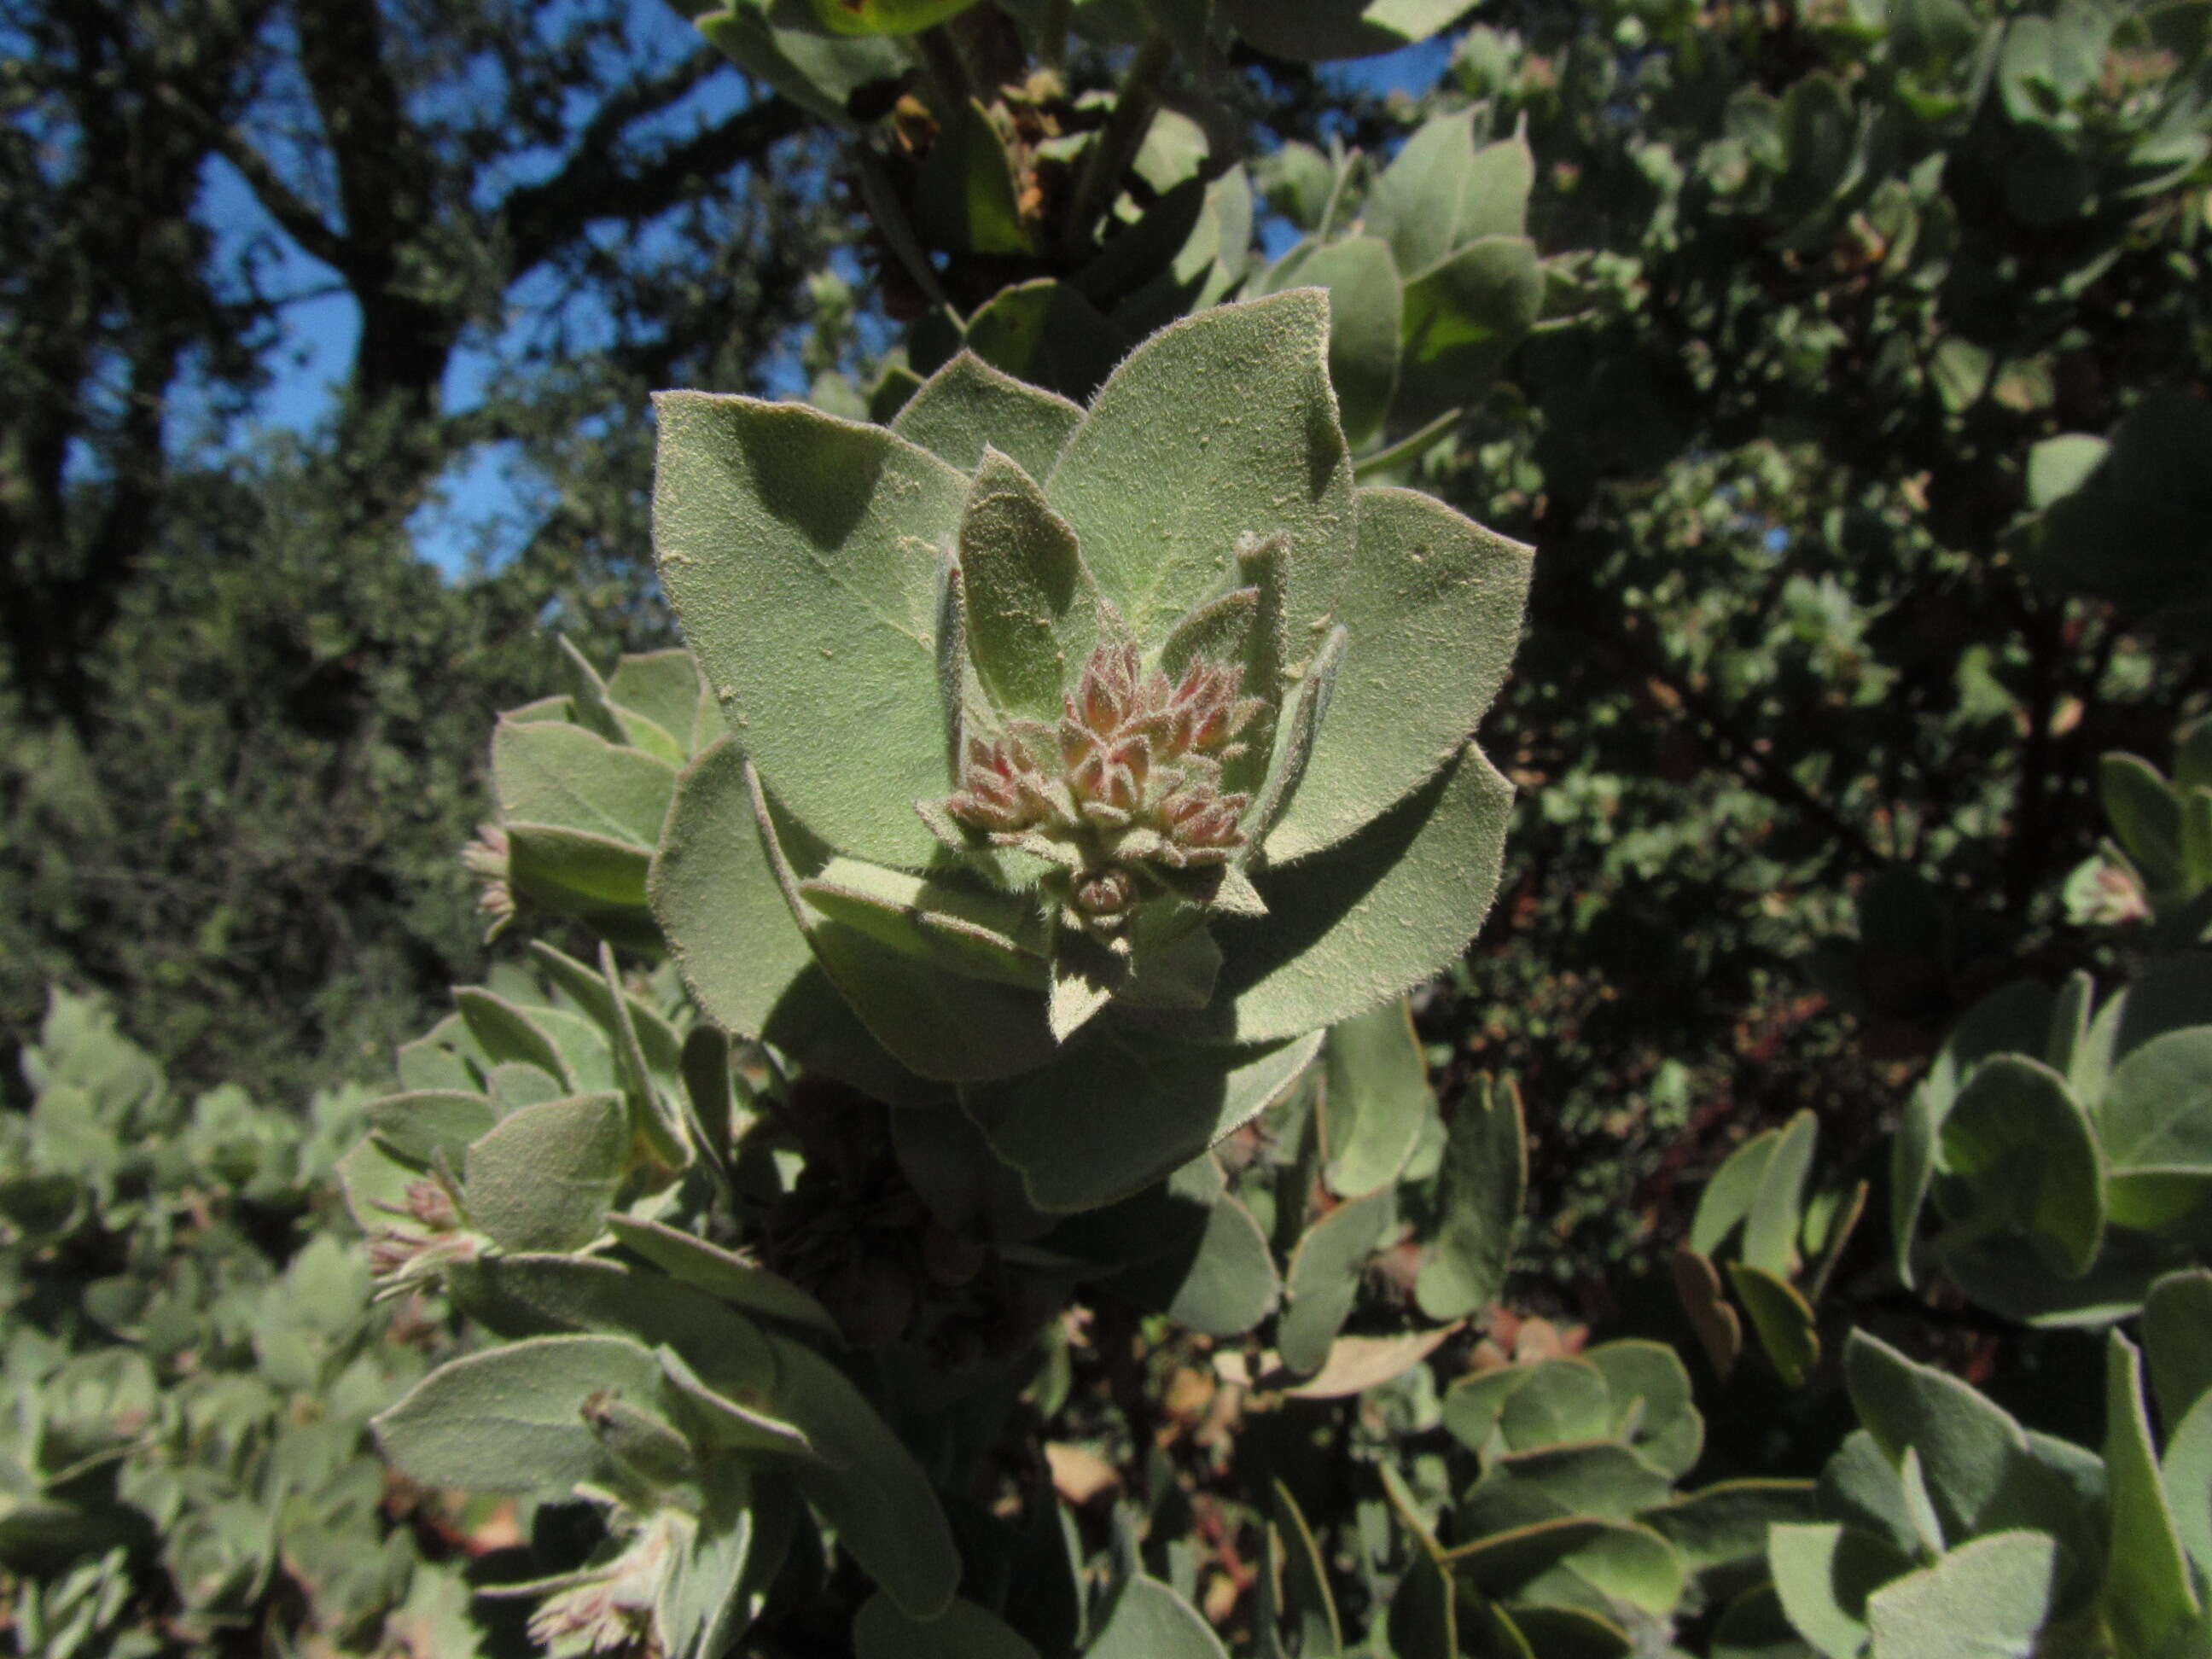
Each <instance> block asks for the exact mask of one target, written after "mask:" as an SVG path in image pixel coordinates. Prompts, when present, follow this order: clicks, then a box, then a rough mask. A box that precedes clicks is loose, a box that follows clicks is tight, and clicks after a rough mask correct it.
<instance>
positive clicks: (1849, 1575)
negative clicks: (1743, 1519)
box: [1766, 1522, 1917, 1659]
mask: <svg viewBox="0 0 2212 1659" xmlns="http://www.w3.org/2000/svg"><path fill="white" fill-rule="evenodd" d="M1766 1559H1767V1565H1768V1567H1769V1569H1770V1571H1772V1573H1773V1575H1774V1588H1775V1589H1776V1590H1777V1592H1778V1593H1779V1595H1781V1597H1782V1608H1783V1611H1784V1613H1788V1614H1789V1615H1790V1624H1791V1625H1793V1626H1796V1630H1797V1632H1798V1634H1799V1635H1801V1636H1802V1637H1803V1638H1805V1639H1806V1640H1807V1641H1808V1642H1810V1643H1811V1644H1813V1645H1814V1647H1816V1648H1818V1649H1819V1650H1820V1652H1821V1653H1822V1654H1823V1655H1825V1656H1826V1659H1858V1656H1859V1655H1861V1654H1863V1653H1864V1652H1865V1651H1866V1646H1867V1640H1868V1635H1869V1632H1868V1629H1867V1606H1866V1603H1867V1597H1868V1596H1869V1595H1872V1594H1873V1593H1874V1592H1875V1590H1877V1589H1881V1587H1882V1586H1883V1585H1884V1584H1887V1583H1889V1582H1890V1581H1891V1580H1892V1579H1894V1578H1900V1577H1904V1576H1905V1574H1906V1573H1908V1572H1911V1571H1913V1569H1914V1567H1915V1565H1917V1564H1916V1563H1915V1562H1914V1561H1913V1560H1912V1559H1911V1557H1909V1556H1907V1555H1905V1554H1902V1553H1899V1551H1898V1550H1897V1549H1896V1547H1894V1546H1893V1545H1892V1544H1891V1543H1890V1542H1889V1541H1888V1540H1887V1539H1885V1538H1882V1537H1880V1536H1878V1535H1877V1534H1874V1533H1870V1532H1862V1531H1860V1530H1859V1529H1858V1528H1856V1527H1845V1526H1841V1525H1838V1524H1837V1523H1836V1522H1820V1523H1816V1524H1808V1525H1786V1526H1778V1527H1776V1528H1774V1529H1773V1531H1772V1532H1771V1534H1769V1536H1768V1540H1767V1546H1766Z"/></svg>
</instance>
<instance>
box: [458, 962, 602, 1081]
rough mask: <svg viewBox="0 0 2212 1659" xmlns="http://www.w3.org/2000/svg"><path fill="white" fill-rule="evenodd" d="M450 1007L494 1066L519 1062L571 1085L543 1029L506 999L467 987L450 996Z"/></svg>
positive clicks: (564, 1063) (558, 1052)
mask: <svg viewBox="0 0 2212 1659" xmlns="http://www.w3.org/2000/svg"><path fill="white" fill-rule="evenodd" d="M453 1006H455V1007H456V1008H458V1009H459V1011H460V1015H461V1018H462V1019H464V1020H465V1021H466V1022H467V1024H468V1028H469V1035H470V1036H472V1037H474V1038H475V1039H476V1040H477V1042H478V1043H480V1044H481V1045H483V1051H484V1054H486V1056H487V1057H489V1059H490V1060H491V1061H492V1063H493V1064H495V1065H497V1064H499V1063H501V1061H505V1060H522V1061H524V1062H526V1064H528V1065H532V1066H537V1067H538V1070H540V1071H542V1072H547V1073H551V1074H552V1075H553V1076H554V1077H556V1078H557V1079H560V1080H561V1081H562V1082H563V1083H570V1084H573V1083H574V1079H573V1078H572V1077H570V1075H569V1073H568V1061H567V1060H565V1059H563V1058H562V1054H561V1050H560V1048H559V1047H558V1046H557V1045H556V1043H555V1042H554V1041H553V1039H552V1038H551V1037H550V1036H547V1035H546V1032H545V1029H544V1026H542V1025H540V1024H538V1022H537V1021H536V1020H535V1019H533V1018H532V1017H531V1015H530V1014H528V1013H526V1012H524V1011H523V1010H522V1009H520V1008H519V1007H517V1006H515V1005H514V1004H513V1003H512V1002H509V1001H508V1000H507V999H506V998H505V997H502V996H497V995H495V994H493V993H491V992H489V991H487V990H485V989H484V988H483V987H482V986H479V985H468V986H463V987H460V988H459V990H456V991H455V992H454V993H453Z"/></svg>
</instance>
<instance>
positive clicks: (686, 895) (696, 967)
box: [652, 738, 813, 1037]
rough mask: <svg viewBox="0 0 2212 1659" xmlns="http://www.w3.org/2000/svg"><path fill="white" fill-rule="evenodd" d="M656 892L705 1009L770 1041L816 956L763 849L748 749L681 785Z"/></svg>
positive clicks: (657, 860)
mask: <svg viewBox="0 0 2212 1659" xmlns="http://www.w3.org/2000/svg"><path fill="white" fill-rule="evenodd" d="M652 894H653V915H655V916H656V917H658V918H659V921H660V925H661V927H662V929H663V930H664V931H665V933H666V934H667V936H668V948H669V953H670V954H671V956H672V957H674V958H675V961H676V965H677V968H678V970H679V971H680V972H681V973H682V974H683V975H684V984H685V985H686V986H688V987H690V991H691V994H692V995H694V996H695V997H696V998H697V999H698V1000H699V1006H701V1007H702V1009H703V1010H704V1011H705V1012H707V1014H708V1016H709V1017H710V1018H713V1019H714V1020H715V1021H716V1022H717V1023H719V1024H722V1025H725V1026H727V1027H728V1028H729V1029H730V1030H732V1031H735V1032H737V1033H738V1034H739V1035H740V1036H750V1037H757V1036H761V1035H762V1034H763V1031H765V1030H767V1028H768V1025H769V1021H770V1020H771V1019H772V1018H774V1015H775V1009H776V1006H777V1004H778V1002H779V1000H781V999H782V998H783V997H785V996H786V995H787V994H788V992H789V990H790V988H791V984H792V981H793V979H795V978H796V977H797V976H798V975H799V974H800V973H801V972H802V971H803V970H804V969H806V968H807V967H808V966H809V965H811V963H812V962H813V954H812V952H811V951H809V950H808V949H807V945H806V938H805V934H803V933H800V932H799V927H798V925H797V924H796V923H795V922H793V920H792V915H791V911H790V908H789V907H788V906H787V904H786V903H785V902H784V896H783V890H782V889H781V887H780V886H779V885H778V884H777V882H776V878H775V870H774V868H773V867H772V866H770V864H769V860H768V856H767V854H765V853H763V851H762V849H761V835H760V831H759V829H757V827H756V825H755V821H754V817H753V808H752V800H751V797H750V794H749V793H747V790H746V787H745V757H744V751H743V750H740V749H738V746H737V744H734V743H732V742H731V741H729V740H728V739H726V738H725V739H724V740H722V741H721V742H720V743H717V744H714V746H713V747H711V748H709V749H708V750H706V751H705V752H703V753H702V754H701V755H700V757H698V758H697V759H696V760H695V761H693V762H692V763H691V764H690V767H689V768H687V769H685V770H684V773H683V774H682V775H681V776H679V777H678V780H677V786H676V800H675V805H674V807H673V809H672V810H671V812H670V814H669V820H668V834H667V836H666V837H665V839H664V840H663V842H662V843H661V846H660V850H659V853H658V854H656V855H655V856H654V859H653V881H652Z"/></svg>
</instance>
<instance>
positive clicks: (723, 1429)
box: [658, 1348, 815, 1457]
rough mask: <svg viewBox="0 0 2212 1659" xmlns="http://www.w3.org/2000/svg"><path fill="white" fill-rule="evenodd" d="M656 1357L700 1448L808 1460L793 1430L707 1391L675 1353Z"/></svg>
mask: <svg viewBox="0 0 2212 1659" xmlns="http://www.w3.org/2000/svg"><path fill="white" fill-rule="evenodd" d="M658 1358H659V1361H660V1369H661V1376H662V1377H663V1379H664V1380H665V1382H666V1383H667V1384H668V1389H669V1392H670V1395H671V1397H672V1398H674V1399H676V1400H678V1401H682V1402H683V1403H684V1406H686V1407H690V1410H689V1412H688V1413H687V1414H686V1419H687V1421H688V1422H689V1424H690V1426H691V1429H692V1432H693V1434H694V1436H695V1437H696V1438H697V1440H698V1441H699V1442H700V1443H701V1444H702V1446H705V1447H709V1448H720V1449H723V1450H726V1451H736V1452H741V1453H744V1454H745V1455H749V1456H766V1457H812V1456H813V1455H815V1453H814V1448H813V1446H812V1445H811V1443H809V1442H808V1440H807V1438H806V1436H805V1432H804V1431H802V1430H800V1429H799V1427H798V1426H797V1425H793V1424H790V1423H787V1422H785V1421H783V1420H782V1419H781V1418H777V1417H773V1416H770V1415H769V1413H766V1412H764V1411H762V1410H760V1409H759V1408H758V1407H753V1406H748V1405H746V1404H745V1403H744V1401H738V1400H732V1399H731V1398H730V1397H729V1396H728V1395H725V1394H722V1393H720V1392H719V1391H717V1390H716V1389H714V1388H712V1387H711V1386H709V1385H708V1383H706V1382H705V1381H704V1380H703V1379H702V1378H701V1376H699V1373H698V1372H696V1371H695V1370H692V1369H691V1367H690V1365H689V1364H685V1363H684V1357H683V1356H682V1355H681V1354H679V1353H678V1352H676V1350H675V1349H673V1348H662V1349H661V1350H660V1351H659V1355H658Z"/></svg>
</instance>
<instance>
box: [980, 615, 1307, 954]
mask: <svg viewBox="0 0 2212 1659" xmlns="http://www.w3.org/2000/svg"><path fill="white" fill-rule="evenodd" d="M1243 678H1244V672H1243V668H1242V667H1241V666H1239V665H1236V664H1233V663H1228V664H1224V663H1214V662H1209V661H1208V660H1206V659H1205V658H1203V657H1195V658H1194V659H1192V660H1191V662H1190V664H1189V665H1188V667H1187V668H1185V669H1184V671H1183V672H1182V677H1181V678H1179V679H1170V678H1169V677H1168V675H1167V674H1166V673H1165V672H1164V671H1162V670H1159V669H1157V668H1156V669H1154V670H1152V671H1151V672H1150V673H1146V671H1145V670H1144V665H1143V659H1142V658H1141V657H1140V656H1139V653H1138V650H1137V647H1135V646H1134V645H1133V644H1131V643H1128V642H1127V641H1109V642H1107V643H1104V644H1102V645H1100V646H1099V647H1097V649H1096V650H1095V651H1093V652H1092V653H1091V658H1090V660H1089V661H1088V662H1087V663H1085V665H1084V669H1083V673H1082V676H1081V678H1080V679H1079V681H1078V682H1077V684H1076V687H1075V689H1074V690H1073V691H1070V692H1068V693H1067V694H1066V696H1064V697H1063V699H1062V700H1061V714H1060V720H1059V722H1058V724H1057V725H1056V726H1047V725H1045V724H1043V723H1042V722H1041V721H1034V720H1016V721H1012V722H1010V723H1009V726H1008V729H1007V733H1006V736H1004V737H1000V738H993V739H990V740H985V739H983V738H970V739H969V744H968V753H967V757H966V758H967V764H966V767H965V769H964V771H963V775H962V777H961V786H962V787H961V788H960V790H959V791H958V792H957V793H955V794H954V795H952V796H951V798H950V799H947V800H946V801H945V811H947V812H948V813H949V814H950V815H951V817H953V818H954V819H955V820H957V822H958V823H961V824H963V825H964V826H966V827H967V828H968V829H970V830H973V831H976V832H978V833H980V834H981V835H982V836H985V837H986V838H987V840H988V841H989V842H990V843H991V844H992V845H994V846H999V847H1019V848H1023V849H1024V850H1026V851H1030V852H1033V853H1036V854H1040V855H1041V856H1042V857H1044V858H1046V859H1048V860H1051V861H1052V862H1053V863H1054V864H1055V865H1057V866H1060V872H1063V879H1062V881H1061V882H1060V883H1058V884H1055V885H1057V886H1059V887H1060V888H1061V890H1064V892H1065V893H1066V905H1065V907H1064V908H1065V910H1066V921H1068V922H1069V924H1070V925H1072V926H1074V927H1080V928H1083V929H1084V930H1085V931H1087V932H1095V933H1113V932H1115V931H1117V930H1118V929H1119V927H1121V923H1122V922H1123V921H1125V920H1126V919H1127V915H1128V913H1129V911H1130V910H1131V908H1133V906H1134V905H1135V903H1136V902H1137V901H1138V900H1139V898H1140V897H1142V896H1144V895H1145V893H1146V892H1147V891H1149V890H1157V889H1158V887H1159V886H1160V885H1161V884H1162V882H1161V878H1162V874H1163V872H1182V871H1200V870H1205V869H1208V868H1212V867H1218V866H1222V865H1225V864H1226V863H1228V862H1229V860H1231V859H1232V858H1234V857H1236V856H1237V854H1239V853H1241V852H1242V851H1243V849H1244V847H1245V842H1246V837H1245V836H1244V833H1243V828H1242V819H1243V813H1244V810H1245V808H1246V807H1247V806H1249V805H1250V804H1251V797H1250V796H1249V795H1247V794H1244V793H1230V794H1225V793H1222V789H1221V769H1222V766H1223V764H1224V763H1226V762H1229V761H1231V760H1234V759H1236V758H1237V757H1238V756H1240V755H1242V754H1243V753H1244V752H1245V748H1246V745H1245V744H1243V743H1241V742H1239V741H1238V740H1237V739H1238V738H1239V737H1240V736H1241V735H1242V734H1243V732H1244V731H1245V730H1246V728H1248V727H1249V726H1250V725H1251V723H1252V721H1253V720H1254V719H1255V717H1256V716H1257V715H1258V714H1260V713H1261V710H1262V708H1263V707H1264V705H1263V704H1262V703H1261V701H1260V699H1258V698H1256V697H1247V696H1240V695H1239V694H1240V692H1241V691H1242V690H1243Z"/></svg>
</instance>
